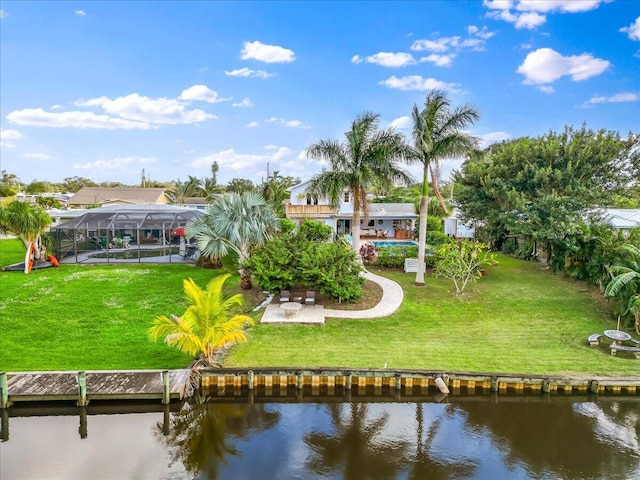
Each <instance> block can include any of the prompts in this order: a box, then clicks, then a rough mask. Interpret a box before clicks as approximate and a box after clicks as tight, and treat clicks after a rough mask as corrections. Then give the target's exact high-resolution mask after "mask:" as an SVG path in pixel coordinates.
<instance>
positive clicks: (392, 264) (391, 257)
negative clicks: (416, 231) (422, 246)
mask: <svg viewBox="0 0 640 480" xmlns="http://www.w3.org/2000/svg"><path fill="white" fill-rule="evenodd" d="M417 256H418V246H417V245H411V246H406V247H405V246H396V245H394V246H392V247H381V248H378V258H377V259H376V264H377V265H378V266H380V267H385V268H403V267H404V260H405V258H416V257H417Z"/></svg>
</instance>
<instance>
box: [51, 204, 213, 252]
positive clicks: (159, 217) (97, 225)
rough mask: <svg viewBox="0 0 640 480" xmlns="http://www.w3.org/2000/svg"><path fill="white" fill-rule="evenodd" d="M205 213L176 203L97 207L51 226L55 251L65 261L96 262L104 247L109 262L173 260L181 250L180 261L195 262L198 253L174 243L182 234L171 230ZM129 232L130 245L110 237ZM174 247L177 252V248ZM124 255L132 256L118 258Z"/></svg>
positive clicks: (125, 234) (123, 235)
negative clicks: (121, 244) (152, 253)
mask: <svg viewBox="0 0 640 480" xmlns="http://www.w3.org/2000/svg"><path fill="white" fill-rule="evenodd" d="M202 215H205V212H204V211H202V210H197V209H194V208H186V207H178V206H175V205H156V204H133V205H110V206H106V207H99V208H94V209H91V210H89V211H87V212H86V213H85V214H83V215H81V216H79V217H77V218H74V219H72V220H69V221H67V222H64V223H61V224H60V225H57V226H55V227H51V235H52V237H53V238H54V243H55V255H56V257H57V258H58V259H59V260H62V261H65V260H66V261H67V262H69V261H70V259H71V257H73V258H74V259H75V263H84V262H91V263H95V259H94V260H91V257H92V256H93V255H95V254H96V252H97V251H99V250H102V252H101V253H106V257H105V258H106V262H108V263H132V262H136V261H137V262H139V263H141V262H143V261H144V262H145V263H166V262H169V263H172V260H173V257H174V255H173V253H176V254H180V257H179V261H180V263H184V262H185V261H189V260H191V261H192V262H194V261H195V259H194V257H195V255H191V256H190V258H188V256H187V254H186V251H185V248H186V246H185V245H184V242H182V243H175V244H174V242H175V241H176V239H177V238H179V237H177V236H173V235H172V234H171V232H172V231H174V230H175V229H177V228H179V227H184V226H186V225H187V223H188V222H189V221H190V220H192V219H193V218H195V217H198V216H202ZM126 236H128V237H130V239H131V240H130V245H129V248H128V249H124V248H113V247H111V245H110V243H111V242H110V239H112V238H116V237H118V238H122V237H126ZM92 239H93V240H92ZM182 240H184V239H182ZM173 247H175V250H176V252H173V249H174V248H173ZM191 250H193V247H192V248H191ZM149 251H156V252H158V253H160V254H162V253H163V252H165V253H167V255H158V256H157V258H158V259H157V260H155V261H154V260H153V258H156V257H146V256H143V255H142V252H145V255H146V253H147V252H149ZM183 253H184V254H183ZM123 255H126V256H128V257H129V258H126V259H122V258H116V257H120V256H123ZM105 258H103V259H101V261H104V260H105ZM160 258H162V259H160ZM173 261H177V260H173Z"/></svg>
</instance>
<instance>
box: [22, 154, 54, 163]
mask: <svg viewBox="0 0 640 480" xmlns="http://www.w3.org/2000/svg"><path fill="white" fill-rule="evenodd" d="M23 157H24V158H29V159H31V160H42V161H46V160H51V157H50V156H49V155H47V154H46V153H25V154H24V155H23Z"/></svg>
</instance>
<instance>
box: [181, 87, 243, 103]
mask: <svg viewBox="0 0 640 480" xmlns="http://www.w3.org/2000/svg"><path fill="white" fill-rule="evenodd" d="M180 99H181V100H188V101H192V100H197V101H201V102H207V103H218V102H224V101H227V100H231V99H230V98H220V97H218V92H215V91H214V90H211V89H210V88H209V87H207V86H206V85H194V86H192V87H189V88H187V89H186V90H183V91H182V93H181V94H180Z"/></svg>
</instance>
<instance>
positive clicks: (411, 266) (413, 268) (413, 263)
mask: <svg viewBox="0 0 640 480" xmlns="http://www.w3.org/2000/svg"><path fill="white" fill-rule="evenodd" d="M417 271H418V259H417V258H405V259H404V273H416V272H417ZM423 271H425V272H426V271H427V264H426V263H425V264H424V270H423Z"/></svg>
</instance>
